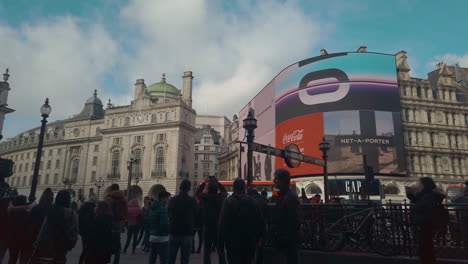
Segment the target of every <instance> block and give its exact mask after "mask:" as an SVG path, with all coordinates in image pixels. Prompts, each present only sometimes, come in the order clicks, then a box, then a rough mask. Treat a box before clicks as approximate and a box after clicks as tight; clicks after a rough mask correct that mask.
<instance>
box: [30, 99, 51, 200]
mask: <svg viewBox="0 0 468 264" xmlns="http://www.w3.org/2000/svg"><path fill="white" fill-rule="evenodd" d="M50 112H52V107H50V105H49V98H46V100H45V103H44V104H43V105H42V106H41V115H42V120H41V123H42V124H41V133H40V134H39V144H38V145H37V152H36V163H35V165H34V173H33V178H32V183H31V191H30V192H29V202H30V203H32V202H34V201H35V200H36V189H37V178H38V177H39V167H40V165H41V156H42V147H43V145H44V134H45V128H46V124H47V118H48V117H49V115H50Z"/></svg>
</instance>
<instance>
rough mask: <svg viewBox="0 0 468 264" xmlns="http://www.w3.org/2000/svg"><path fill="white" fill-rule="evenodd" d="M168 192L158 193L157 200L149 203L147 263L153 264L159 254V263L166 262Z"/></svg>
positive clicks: (167, 252)
mask: <svg viewBox="0 0 468 264" xmlns="http://www.w3.org/2000/svg"><path fill="white" fill-rule="evenodd" d="M170 196H171V194H170V193H168V192H166V191H162V192H160V193H159V194H158V200H156V201H154V202H153V203H152V204H151V210H150V212H149V221H150V238H149V242H150V244H151V249H150V256H149V264H155V263H156V259H157V257H158V255H159V263H161V264H167V263H168V255H169V217H168V213H167V208H166V205H167V201H168V200H169V197H170Z"/></svg>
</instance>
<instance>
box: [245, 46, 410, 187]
mask: <svg viewBox="0 0 468 264" xmlns="http://www.w3.org/2000/svg"><path fill="white" fill-rule="evenodd" d="M249 109H252V110H253V111H254V113H255V118H257V120H258V128H257V129H256V131H255V142H257V143H261V144H265V145H270V146H274V147H277V148H284V147H285V146H286V145H287V144H296V145H298V146H299V148H300V150H301V153H303V154H305V155H308V156H312V157H317V158H321V156H322V153H321V152H320V150H319V149H318V144H319V143H320V142H321V140H322V138H323V137H325V138H326V140H327V141H328V142H330V144H331V148H330V151H329V152H328V156H329V158H328V164H329V167H328V171H329V173H330V174H331V175H333V174H336V175H350V174H351V175H354V174H362V173H363V156H364V155H365V156H366V158H367V164H368V165H370V166H372V167H373V169H374V172H375V173H376V174H381V175H394V176H398V175H404V174H405V158H404V144H403V133H402V127H401V115H400V97H399V90H398V82H397V75H396V64H395V57H394V56H393V55H387V54H377V53H367V52H366V53H353V52H344V53H335V54H328V55H324V56H319V57H314V58H310V59H306V60H303V61H300V62H298V63H295V64H293V65H291V66H289V67H287V68H286V69H284V70H283V71H282V72H281V73H279V74H278V75H277V76H276V77H275V78H274V79H273V80H272V81H271V82H270V83H269V84H268V85H267V86H266V87H265V88H264V89H263V90H262V91H261V92H260V93H259V94H258V95H257V96H256V97H255V98H254V99H253V100H252V101H250V102H249V104H248V105H247V106H245V107H244V108H243V109H242V110H241V112H240V113H239V117H240V120H241V121H242V120H243V119H244V118H245V117H246V116H247V113H248V111H249ZM239 133H240V139H243V138H244V130H243V129H240V130H239ZM253 164H254V166H253V167H254V168H253V171H254V179H255V180H271V174H272V172H273V171H274V170H275V169H278V168H287V169H289V170H290V172H291V174H292V175H294V176H299V175H311V176H314V175H321V174H322V168H321V167H319V166H316V165H311V164H306V163H302V164H301V165H300V166H299V167H298V168H294V169H291V168H288V167H287V165H286V164H285V162H284V160H283V159H281V158H276V157H271V156H268V155H264V154H259V153H254V160H253ZM241 166H242V174H243V175H245V174H246V152H244V153H242V160H241Z"/></svg>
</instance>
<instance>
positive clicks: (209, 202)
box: [195, 177, 227, 264]
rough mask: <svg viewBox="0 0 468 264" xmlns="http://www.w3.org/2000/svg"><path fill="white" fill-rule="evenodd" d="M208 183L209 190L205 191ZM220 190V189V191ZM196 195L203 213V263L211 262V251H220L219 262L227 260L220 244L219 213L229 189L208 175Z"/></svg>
mask: <svg viewBox="0 0 468 264" xmlns="http://www.w3.org/2000/svg"><path fill="white" fill-rule="evenodd" d="M207 184H208V192H207V193H203V190H204V189H205V186H206V185H207ZM218 191H220V192H219V193H218ZM195 195H196V196H197V197H198V199H199V200H200V203H201V206H202V215H203V263H204V264H211V252H212V251H214V250H215V249H216V250H217V251H218V260H219V264H224V263H225V262H226V260H225V257H224V250H221V248H220V247H219V245H218V221H219V214H220V213H221V208H222V205H223V201H224V199H225V198H226V197H227V191H226V189H225V188H224V186H223V185H222V184H220V183H219V182H218V180H217V179H216V178H215V177H208V179H206V180H205V181H204V182H203V183H202V184H201V185H200V186H199V187H198V189H197V191H196V192H195Z"/></svg>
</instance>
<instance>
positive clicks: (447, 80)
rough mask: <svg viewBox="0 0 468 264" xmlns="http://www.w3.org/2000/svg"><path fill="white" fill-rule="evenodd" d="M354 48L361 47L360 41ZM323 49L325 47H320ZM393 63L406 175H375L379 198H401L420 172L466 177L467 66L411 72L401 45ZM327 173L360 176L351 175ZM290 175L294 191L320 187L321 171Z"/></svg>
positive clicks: (441, 183)
mask: <svg viewBox="0 0 468 264" xmlns="http://www.w3.org/2000/svg"><path fill="white" fill-rule="evenodd" d="M358 52H367V50H366V48H365V47H361V48H360V49H359V50H358ZM324 54H326V51H324V50H323V51H322V55H324ZM396 64H397V74H398V82H399V89H400V103H401V115H402V128H403V133H404V142H405V155H406V165H407V175H406V177H389V176H386V177H376V178H377V179H379V180H380V182H381V184H382V185H383V186H382V188H383V192H384V193H385V199H386V200H389V199H392V200H403V199H404V197H405V187H408V186H411V187H413V186H415V184H416V182H417V180H418V178H420V177H425V176H427V177H432V178H433V179H434V180H435V181H436V182H437V184H438V187H439V188H441V189H444V190H445V189H446V188H447V187H449V186H451V185H457V184H462V183H463V182H465V181H467V180H468V100H467V98H468V69H466V68H460V67H459V66H458V65H455V66H448V65H446V64H445V63H443V62H441V63H439V64H438V65H437V69H436V70H434V71H432V72H430V73H429V74H428V77H427V78H425V79H420V78H414V77H411V76H410V74H409V72H410V70H411V69H410V67H409V65H408V62H407V56H406V52H405V51H400V52H398V53H397V54H396ZM238 122H239V121H237V124H238ZM234 123H236V122H235V121H233V124H234ZM239 129H242V127H240V128H239V125H237V126H231V134H232V135H238V134H239V132H238V130H239ZM234 130H235V131H234ZM236 140H237V139H236ZM232 142H234V141H232ZM229 147H230V148H229V150H230V151H231V150H232V153H231V154H229V153H224V154H223V155H221V156H220V175H221V177H226V179H233V178H235V177H237V175H239V167H238V166H236V165H235V162H236V161H239V147H238V145H236V144H230V145H229ZM231 147H232V148H231ZM232 170H235V171H232ZM329 177H330V179H343V178H346V179H362V178H363V177H362V176H352V175H351V176H338V177H336V176H333V175H331V176H329ZM295 181H296V186H297V190H296V191H298V192H300V189H301V188H304V189H305V191H306V193H307V195H308V196H309V197H310V196H313V195H314V194H316V193H322V190H323V186H324V184H323V180H322V179H321V177H309V178H301V179H296V180H295Z"/></svg>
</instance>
